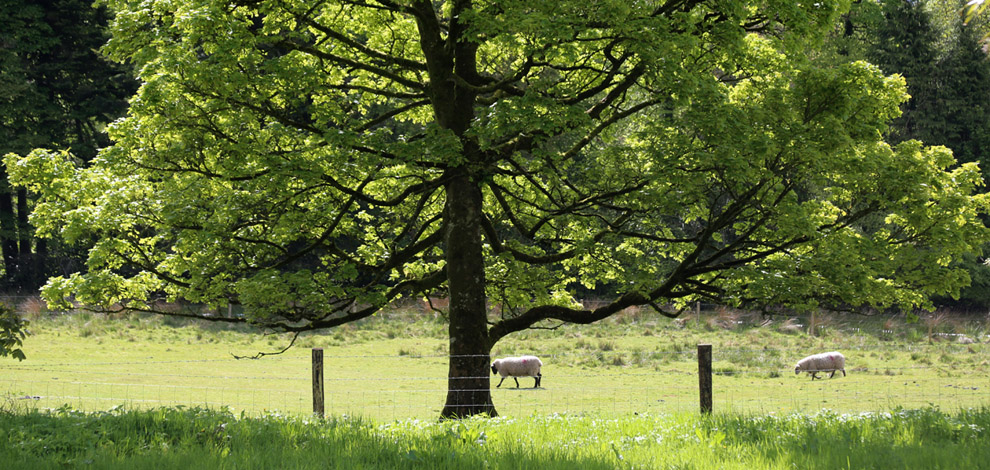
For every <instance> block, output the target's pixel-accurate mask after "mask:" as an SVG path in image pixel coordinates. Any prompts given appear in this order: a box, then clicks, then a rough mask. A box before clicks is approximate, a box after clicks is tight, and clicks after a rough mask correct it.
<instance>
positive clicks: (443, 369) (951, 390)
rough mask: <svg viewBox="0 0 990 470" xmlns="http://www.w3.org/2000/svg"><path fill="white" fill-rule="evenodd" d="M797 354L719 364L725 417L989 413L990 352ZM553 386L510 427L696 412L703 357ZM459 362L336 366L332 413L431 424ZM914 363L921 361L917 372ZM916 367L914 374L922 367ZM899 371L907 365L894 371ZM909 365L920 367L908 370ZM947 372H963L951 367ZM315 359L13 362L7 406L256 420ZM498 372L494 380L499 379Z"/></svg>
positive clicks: (371, 360) (587, 361) (527, 394)
mask: <svg viewBox="0 0 990 470" xmlns="http://www.w3.org/2000/svg"><path fill="white" fill-rule="evenodd" d="M802 354H803V351H800V350H797V349H790V350H788V349H782V350H768V349H759V350H749V349H745V348H735V349H733V348H724V347H723V348H718V347H716V348H715V349H714V352H713V362H714V366H713V371H714V380H713V384H714V397H713V401H714V410H715V412H717V413H718V412H741V413H755V414H766V413H789V412H813V411H817V410H820V409H823V408H827V409H832V410H835V411H840V412H859V411H879V410H889V409H894V408H898V407H903V408H917V407H924V406H929V405H934V406H938V407H940V408H942V409H956V408H968V407H979V406H986V405H987V404H990V375H988V374H987V373H986V367H987V364H990V357H988V353H987V351H986V349H985V348H982V347H981V348H973V347H940V348H939V349H938V350H937V352H936V353H931V351H927V350H925V349H924V346H911V347H907V348H889V349H877V348H863V349H860V350H856V349H851V350H847V351H846V356H847V363H846V375H845V376H843V375H842V373H841V372H839V373H837V374H836V376H835V377H834V378H831V379H830V378H827V377H828V373H825V374H819V376H820V377H824V378H822V379H821V380H812V379H811V378H810V377H809V376H808V375H806V374H801V375H796V374H795V373H794V367H793V362H795V361H796V360H797V359H798V358H800V356H801V355H802ZM541 358H542V360H543V363H544V365H543V368H542V375H543V377H542V383H541V386H540V387H539V388H533V385H534V379H533V378H532V377H520V378H518V382H519V387H518V388H517V386H516V380H513V379H512V378H506V379H505V381H504V382H503V383H502V385H501V387H498V388H496V384H498V381H499V380H500V377H499V376H498V375H487V376H488V377H491V379H492V380H493V381H492V382H491V386H492V389H491V391H492V400H493V402H494V404H495V407H496V409H497V410H498V412H499V413H500V414H501V415H504V416H528V415H533V414H537V415H542V414H554V413H592V412H593V413H605V414H627V413H679V412H697V411H698V406H699V401H698V396H699V390H698V376H697V374H698V371H697V363H696V356H695V351H692V350H684V351H673V352H662V353H661V352H651V353H649V354H641V355H640V357H635V355H634V354H633V353H630V352H622V351H607V352H604V353H603V352H601V351H598V352H593V353H592V352H588V353H582V352H576V353H566V354H542V355H541ZM448 359H449V358H448V357H447V356H446V355H439V354H438V355H411V354H400V355H326V356H325V357H324V363H325V372H324V382H325V386H324V393H325V409H326V413H327V414H328V415H344V414H346V415H352V416H362V417H367V418H372V419H376V420H394V419H404V418H421V419H431V418H435V417H436V416H438V415H439V413H440V410H441V409H442V408H443V405H444V402H445V399H446V395H447V368H448V366H447V362H448ZM906 361H908V362H906ZM911 361H913V362H911ZM891 364H899V365H896V366H895V365H891ZM904 364H909V365H904ZM947 364H952V365H954V366H952V367H950V366H948V365H947ZM310 366H311V359H310V357H309V355H308V351H304V350H300V351H294V352H293V353H292V354H285V355H281V356H276V357H270V358H264V359H261V360H254V361H252V360H235V359H233V358H229V359H210V360H185V361H151V360H149V361H125V362H112V361H107V362H89V363H82V362H71V361H67V362H52V361H49V362H36V363H28V362H24V363H19V362H13V361H10V360H4V361H2V362H0V399H4V400H5V401H6V402H7V403H8V404H14V405H19V404H23V405H25V406H28V407H38V408H58V407H61V406H70V407H73V408H76V409H81V410H106V409H108V408H111V407H114V406H119V405H124V406H127V407H133V408H147V407H156V406H183V407H196V406H203V407H212V408H219V407H230V408H231V409H232V410H234V411H235V412H242V411H243V412H245V413H248V414H261V413H288V414H309V413H311V412H312V411H313V408H312V407H313V401H312V390H313V388H312V383H311V376H310ZM487 372H490V371H486V373H487Z"/></svg>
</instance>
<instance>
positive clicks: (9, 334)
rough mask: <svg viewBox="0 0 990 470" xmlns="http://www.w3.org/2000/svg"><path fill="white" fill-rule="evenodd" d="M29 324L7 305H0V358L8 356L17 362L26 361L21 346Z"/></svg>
mask: <svg viewBox="0 0 990 470" xmlns="http://www.w3.org/2000/svg"><path fill="white" fill-rule="evenodd" d="M29 323H30V322H29V321H27V320H25V319H23V318H21V316H20V315H19V314H18V313H17V312H16V311H14V309H12V308H10V307H9V306H8V305H7V304H0V357H6V356H10V357H13V358H15V359H17V360H19V361H23V360H24V359H26V356H25V355H24V351H22V350H21V346H22V345H23V341H24V338H26V337H27V335H28V330H27V326H28V324H29Z"/></svg>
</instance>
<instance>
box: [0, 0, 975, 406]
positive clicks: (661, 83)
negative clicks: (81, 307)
mask: <svg viewBox="0 0 990 470" xmlns="http://www.w3.org/2000/svg"><path fill="white" fill-rule="evenodd" d="M110 4H111V5H112V7H113V9H114V10H116V12H117V13H116V20H115V22H114V24H113V31H114V36H113V38H112V39H111V41H110V43H109V44H108V47H107V49H108V51H109V52H110V53H111V54H112V55H113V56H114V57H116V58H117V59H119V60H128V61H133V62H134V63H135V65H136V66H137V67H138V70H140V78H141V80H142V81H143V84H142V86H141V89H140V91H139V93H138V95H137V96H136V97H135V99H134V100H133V101H132V103H131V108H130V112H129V116H128V118H127V119H125V120H123V121H120V122H117V123H115V124H114V125H113V126H112V128H111V135H112V137H113V138H114V140H115V144H114V145H113V146H112V147H110V148H108V149H107V150H105V151H104V152H102V153H101V154H100V157H99V158H98V159H97V160H96V161H95V162H94V164H93V165H92V166H90V167H88V168H78V167H77V166H76V165H75V164H74V163H73V162H72V159H71V158H70V157H68V156H67V155H66V154H64V153H52V152H45V151H35V152H32V153H31V154H30V155H28V156H27V157H24V158H18V157H16V156H15V155H8V157H7V160H6V161H7V163H8V167H9V168H11V171H12V176H14V177H15V179H16V181H18V182H19V183H20V184H23V185H25V186H26V187H28V188H30V189H32V190H33V191H37V192H39V193H40V194H41V195H42V201H41V202H40V203H39V204H38V207H37V209H36V211H35V213H34V219H33V220H34V222H35V223H36V224H37V225H38V229H39V231H40V232H41V233H42V234H61V235H62V236H65V237H67V238H68V239H70V240H77V239H89V238H90V237H93V238H95V239H96V240H98V241H97V243H96V245H95V246H94V248H93V249H92V250H91V251H90V252H89V260H88V268H89V270H88V272H86V273H77V274H73V275H71V276H68V277H63V278H55V279H52V280H51V281H50V282H49V284H48V285H47V286H46V288H45V289H44V295H45V297H46V299H47V300H48V301H49V302H51V303H55V304H60V305H62V304H64V303H65V302H66V301H67V300H70V299H74V300H76V301H79V302H83V303H86V304H92V305H102V306H104V307H105V308H113V306H114V305H115V304H118V305H123V306H125V307H128V308H135V309H142V310H151V308H150V307H149V305H150V304H149V301H151V300H153V299H154V298H155V297H156V296H164V297H167V298H169V299H173V300H178V299H181V300H187V301H192V302H204V303H208V304H211V305H213V306H216V307H223V306H224V305H227V304H229V303H236V304H240V305H242V306H243V307H244V312H245V316H244V317H236V318H226V317H223V316H219V315H210V314H203V315H201V316H202V317H203V318H207V319H210V320H215V321H249V322H253V323H256V324H259V325H262V326H266V327H270V328H274V329H277V330H283V331H290V332H291V331H304V330H312V329H320V328H330V327H334V326H337V325H341V324H344V323H347V322H350V321H354V320H358V319H361V318H366V317H368V316H370V315H373V314H374V313H375V312H377V311H379V310H380V309H382V308H383V307H385V306H386V305H387V304H388V303H390V302H391V301H393V300H395V299H397V298H399V297H400V296H404V295H423V296H428V295H436V294H440V295H449V312H448V320H449V337H450V341H449V354H450V365H449V374H448V377H449V381H448V395H447V401H446V405H445V407H444V409H443V411H442V415H443V416H446V417H455V416H465V415H470V414H475V413H482V412H487V413H492V414H494V413H495V408H494V405H493V403H492V400H491V395H490V391H489V389H490V383H489V378H488V377H489V373H488V364H489V359H490V358H489V354H490V351H491V348H492V346H493V345H494V344H495V343H496V342H497V341H498V340H499V339H500V338H503V337H504V336H506V335H508V334H511V333H513V332H517V331H520V330H524V329H527V328H531V327H534V326H548V327H555V326H559V325H561V324H564V323H592V322H595V321H599V320H602V319H604V318H608V317H609V316H611V315H613V314H615V313H617V312H620V311H622V310H623V309H625V308H627V307H630V306H636V305H651V306H654V307H655V308H657V310H658V311H660V312H661V313H663V314H665V315H668V316H672V317H673V316H676V315H677V313H678V312H677V311H676V308H677V307H678V305H683V304H684V303H686V302H689V301H693V300H697V299H713V300H718V301H720V302H729V303H732V304H736V305H741V304H748V303H774V304H784V305H791V306H797V307H814V306H819V305H833V304H836V303H842V304H844V305H866V304H869V305H877V306H900V307H905V308H914V307H925V306H928V305H930V304H929V303H928V301H927V297H928V296H929V295H931V294H934V293H945V292H948V293H952V292H956V291H957V290H958V287H959V286H960V285H962V284H964V283H965V281H966V275H965V272H963V271H960V270H958V269H953V268H950V267H949V263H950V262H951V260H952V259H953V258H955V257H957V256H958V255H959V254H960V253H963V252H967V251H969V250H971V249H972V247H973V246H974V244H975V243H978V242H979V241H980V240H981V239H982V238H983V237H984V236H985V229H984V228H983V226H982V224H980V223H978V220H977V216H978V214H980V213H982V212H983V211H985V209H986V201H985V198H984V197H982V196H973V195H972V191H973V189H974V187H976V185H978V184H979V183H980V178H979V169H978V168H977V167H976V165H972V164H969V165H962V166H960V167H958V168H955V169H953V170H951V171H950V170H948V167H949V166H951V165H953V163H954V162H953V159H952V157H951V155H950V154H949V153H948V152H947V151H945V150H944V149H939V148H926V147H923V146H922V145H920V144H918V143H917V142H913V141H908V142H905V143H902V144H900V145H898V146H896V147H891V146H888V145H887V144H885V143H883V142H882V141H881V137H880V136H881V134H882V133H883V132H884V131H885V130H886V122H887V121H888V120H890V119H892V118H894V117H896V116H897V114H898V105H899V104H900V103H901V102H902V101H903V100H904V99H905V97H906V95H905V94H904V86H903V80H901V79H899V78H886V77H884V76H883V75H882V74H881V73H880V72H879V71H878V70H877V69H876V68H875V67H873V66H870V65H868V64H865V63H861V62H859V63H850V64H842V65H840V66H835V67H827V68H816V67H814V65H813V64H811V63H809V62H808V61H807V60H806V58H805V56H804V51H806V50H808V49H809V48H810V47H813V46H814V45H815V44H816V41H817V40H818V38H820V35H821V33H822V32H824V31H827V30H828V29H829V28H831V27H832V26H833V25H834V24H835V21H837V18H838V15H839V14H840V13H842V9H841V8H842V7H843V5H838V4H833V3H830V2H814V3H807V4H795V3H794V2H790V1H783V0H781V1H770V2H765V1H763V2H752V3H749V2H734V3H732V4H731V5H726V4H722V3H708V2H703V1H682V0H670V1H667V2H632V3H630V2H626V1H606V0H603V1H593V2H587V1H582V2H570V1H546V2H544V1H535V2H534V1H532V0H527V1H525V2H521V1H519V2H517V1H498V2H483V1H478V2H470V1H464V0H460V1H448V2H444V1H439V2H437V1H434V2H430V1H419V0H415V1H398V0H397V1H393V0H373V1H326V2H302V1H291V0H262V1H251V2H241V3H231V2H227V1H223V2H221V1H215V0H188V1H185V2H173V1H160V2H157V1H141V2H137V1H134V2H132V1H129V0H115V1H111V2H110ZM579 286H581V287H583V288H598V287H600V286H607V287H608V288H609V289H610V290H611V295H610V296H609V297H610V298H611V301H610V302H609V303H607V304H606V305H603V306H601V307H599V308H596V309H593V310H592V309H586V308H584V307H583V306H582V305H581V304H580V303H579V302H578V301H577V299H575V298H574V296H573V294H572V293H573V291H574V290H575V289H576V288H577V287H579ZM496 305H497V306H499V307H500V308H498V309H490V306H496ZM669 309H674V310H669ZM184 315H194V316H195V314H184Z"/></svg>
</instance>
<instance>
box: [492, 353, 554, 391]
mask: <svg viewBox="0 0 990 470" xmlns="http://www.w3.org/2000/svg"><path fill="white" fill-rule="evenodd" d="M541 367H543V363H542V362H540V358H538V357H536V356H520V357H506V358H502V359H495V361H494V362H492V373H493V374H499V375H501V376H502V380H499V381H498V385H496V386H495V388H498V387H501V386H502V382H503V381H505V378H506V377H512V380H515V381H516V388H519V379H517V378H516V377H532V378H534V379H536V384H534V385H533V388H539V387H540V379H542V378H543V374H541V373H540V368H541Z"/></svg>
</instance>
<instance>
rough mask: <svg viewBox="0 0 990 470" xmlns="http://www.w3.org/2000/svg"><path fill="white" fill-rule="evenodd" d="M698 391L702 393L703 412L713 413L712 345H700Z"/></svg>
mask: <svg viewBox="0 0 990 470" xmlns="http://www.w3.org/2000/svg"><path fill="white" fill-rule="evenodd" d="M698 389H699V390H700V392H701V412H702V413H707V414H711V412H712V345H710V344H699V345H698Z"/></svg>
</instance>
